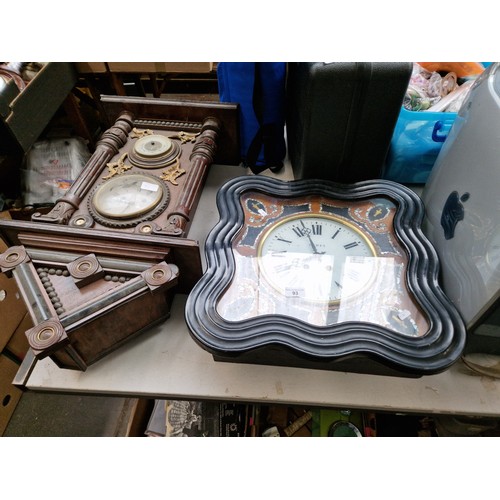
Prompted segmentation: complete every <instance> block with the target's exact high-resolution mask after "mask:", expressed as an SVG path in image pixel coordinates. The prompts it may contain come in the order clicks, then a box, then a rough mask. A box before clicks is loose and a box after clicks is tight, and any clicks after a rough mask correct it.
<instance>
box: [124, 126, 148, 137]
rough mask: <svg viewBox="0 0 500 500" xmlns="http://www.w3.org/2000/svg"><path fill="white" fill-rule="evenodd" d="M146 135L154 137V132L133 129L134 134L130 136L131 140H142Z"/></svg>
mask: <svg viewBox="0 0 500 500" xmlns="http://www.w3.org/2000/svg"><path fill="white" fill-rule="evenodd" d="M145 135H153V131H152V130H150V129H145V130H141V129H138V128H136V127H134V128H133V129H132V132H131V134H130V138H131V139H140V138H141V137H144V136H145Z"/></svg>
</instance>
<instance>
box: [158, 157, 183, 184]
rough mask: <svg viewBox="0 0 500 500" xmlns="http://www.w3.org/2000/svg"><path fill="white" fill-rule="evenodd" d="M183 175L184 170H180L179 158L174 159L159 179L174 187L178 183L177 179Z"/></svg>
mask: <svg viewBox="0 0 500 500" xmlns="http://www.w3.org/2000/svg"><path fill="white" fill-rule="evenodd" d="M185 173H186V170H185V169H183V168H181V165H180V163H179V158H176V159H175V163H174V164H173V165H172V166H171V167H169V168H167V170H164V171H163V172H162V174H161V176H160V178H161V179H163V180H164V181H168V182H171V183H172V184H173V185H174V186H178V185H179V183H178V182H177V181H176V179H177V177H180V176H181V175H183V174H185Z"/></svg>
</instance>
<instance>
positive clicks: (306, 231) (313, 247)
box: [300, 220, 325, 255]
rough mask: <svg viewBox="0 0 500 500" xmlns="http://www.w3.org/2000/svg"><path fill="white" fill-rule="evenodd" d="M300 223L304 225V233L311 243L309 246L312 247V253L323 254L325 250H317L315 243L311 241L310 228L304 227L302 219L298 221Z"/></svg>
mask: <svg viewBox="0 0 500 500" xmlns="http://www.w3.org/2000/svg"><path fill="white" fill-rule="evenodd" d="M300 223H301V224H302V226H303V227H304V234H305V235H306V236H307V239H308V240H309V243H310V244H311V247H312V249H313V253H314V254H317V255H322V254H324V253H325V252H318V249H317V248H316V245H315V244H314V241H313V240H312V238H311V234H310V233H311V230H310V229H308V228H307V227H306V225H305V224H304V221H303V220H301V221H300Z"/></svg>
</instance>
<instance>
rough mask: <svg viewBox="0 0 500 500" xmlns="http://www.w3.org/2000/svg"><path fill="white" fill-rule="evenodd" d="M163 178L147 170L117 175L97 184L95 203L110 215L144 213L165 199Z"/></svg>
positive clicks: (97, 208)
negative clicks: (99, 184) (150, 173)
mask: <svg viewBox="0 0 500 500" xmlns="http://www.w3.org/2000/svg"><path fill="white" fill-rule="evenodd" d="M164 196H165V188H164V186H163V185H162V181H161V180H160V179H157V178H155V177H152V176H146V175H144V174H128V175H121V176H119V177H114V178H112V179H110V180H109V181H107V182H105V183H104V184H102V185H101V186H100V187H98V188H97V190H96V191H95V193H94V195H93V197H92V204H93V207H94V209H95V210H96V212H97V213H98V214H100V215H102V216H103V217H107V218H110V219H131V218H137V217H140V216H142V215H144V214H146V213H148V212H150V211H152V210H153V209H155V208H156V207H158V205H159V204H160V203H161V202H162V200H163V199H164Z"/></svg>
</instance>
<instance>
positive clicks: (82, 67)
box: [74, 62, 108, 73]
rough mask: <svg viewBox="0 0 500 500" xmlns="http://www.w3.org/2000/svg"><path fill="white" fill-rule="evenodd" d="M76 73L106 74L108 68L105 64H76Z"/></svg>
mask: <svg viewBox="0 0 500 500" xmlns="http://www.w3.org/2000/svg"><path fill="white" fill-rule="evenodd" d="M74 64H75V68H76V71H77V73H106V71H108V67H107V65H106V63H105V62H76V63H74Z"/></svg>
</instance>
